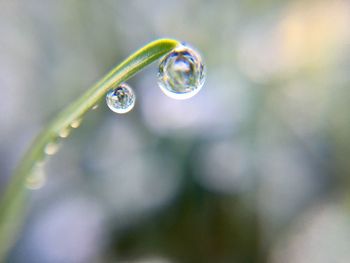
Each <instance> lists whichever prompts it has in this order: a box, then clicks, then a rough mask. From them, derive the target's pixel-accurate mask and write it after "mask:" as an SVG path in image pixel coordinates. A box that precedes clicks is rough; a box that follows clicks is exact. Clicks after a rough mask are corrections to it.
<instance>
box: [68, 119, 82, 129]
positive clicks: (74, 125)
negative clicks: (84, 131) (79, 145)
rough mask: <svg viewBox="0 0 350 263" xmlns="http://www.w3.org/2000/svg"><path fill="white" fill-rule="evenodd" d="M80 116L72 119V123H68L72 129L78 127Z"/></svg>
mask: <svg viewBox="0 0 350 263" xmlns="http://www.w3.org/2000/svg"><path fill="white" fill-rule="evenodd" d="M81 121H82V118H78V119H76V120H74V121H72V123H71V124H70V126H71V127H72V128H74V129H76V128H78V127H79V126H80V124H81Z"/></svg>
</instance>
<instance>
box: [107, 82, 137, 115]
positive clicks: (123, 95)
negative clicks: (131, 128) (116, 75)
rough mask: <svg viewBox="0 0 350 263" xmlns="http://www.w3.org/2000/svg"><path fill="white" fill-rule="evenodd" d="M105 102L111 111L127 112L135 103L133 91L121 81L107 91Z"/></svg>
mask: <svg viewBox="0 0 350 263" xmlns="http://www.w3.org/2000/svg"><path fill="white" fill-rule="evenodd" d="M106 102H107V105H108V107H109V108H110V109H111V110H112V111H114V112H116V113H120V114H123V113H127V112H129V111H131V110H132V108H133V107H134V105H135V93H134V91H133V90H132V88H131V87H130V86H129V85H128V84H125V83H122V84H120V85H119V86H118V87H116V88H114V89H112V90H110V91H109V92H108V93H107V95H106Z"/></svg>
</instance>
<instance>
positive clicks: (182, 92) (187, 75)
mask: <svg viewBox="0 0 350 263" xmlns="http://www.w3.org/2000/svg"><path fill="white" fill-rule="evenodd" d="M204 81H205V68H204V64H203V61H202V58H201V57H200V55H199V53H198V52H197V51H195V50H194V49H193V48H190V47H188V46H186V45H180V46H178V47H177V48H175V49H174V50H173V51H172V52H171V53H170V54H168V55H167V56H165V57H164V58H163V59H162V60H161V62H160V64H159V72H158V84H159V86H160V88H161V89H162V91H163V92H164V93H165V94H166V95H167V96H169V97H171V98H174V99H188V98H190V97H192V96H194V95H196V94H197V93H198V92H199V91H200V89H201V88H202V86H203V84H204Z"/></svg>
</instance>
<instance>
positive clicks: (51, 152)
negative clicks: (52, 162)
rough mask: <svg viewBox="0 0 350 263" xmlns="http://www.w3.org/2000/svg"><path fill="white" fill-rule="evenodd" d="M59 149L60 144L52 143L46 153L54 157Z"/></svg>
mask: <svg viewBox="0 0 350 263" xmlns="http://www.w3.org/2000/svg"><path fill="white" fill-rule="evenodd" d="M58 149H59V144H58V143H56V142H50V143H48V144H47V145H46V146H45V150H44V151H45V153H46V154H47V155H54V154H55V153H57V151H58Z"/></svg>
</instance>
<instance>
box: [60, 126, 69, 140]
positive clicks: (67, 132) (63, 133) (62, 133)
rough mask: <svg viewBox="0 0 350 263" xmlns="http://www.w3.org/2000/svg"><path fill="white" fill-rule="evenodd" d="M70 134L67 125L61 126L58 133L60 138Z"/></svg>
mask: <svg viewBox="0 0 350 263" xmlns="http://www.w3.org/2000/svg"><path fill="white" fill-rule="evenodd" d="M69 134H70V129H69V128H68V127H66V128H63V129H62V130H61V131H60V132H59V133H58V136H60V137H61V138H67V137H68V135H69Z"/></svg>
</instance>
